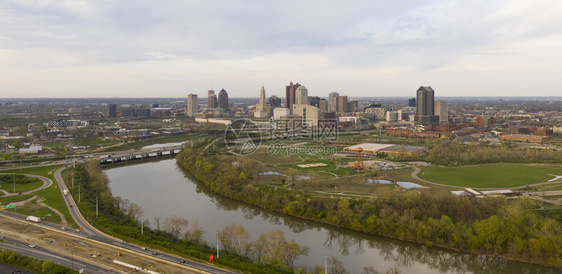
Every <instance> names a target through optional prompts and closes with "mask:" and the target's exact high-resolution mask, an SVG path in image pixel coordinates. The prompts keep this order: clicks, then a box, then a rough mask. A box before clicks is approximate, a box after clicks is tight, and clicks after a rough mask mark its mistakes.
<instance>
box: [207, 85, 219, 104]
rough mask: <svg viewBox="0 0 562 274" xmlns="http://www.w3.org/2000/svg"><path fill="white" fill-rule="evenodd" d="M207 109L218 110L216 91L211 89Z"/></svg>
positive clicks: (208, 93)
mask: <svg viewBox="0 0 562 274" xmlns="http://www.w3.org/2000/svg"><path fill="white" fill-rule="evenodd" d="M207 107H208V108H217V107H218V102H217V95H215V91H214V90H212V89H210V90H208V91H207Z"/></svg>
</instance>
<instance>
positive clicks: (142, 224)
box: [141, 220, 144, 235]
mask: <svg viewBox="0 0 562 274" xmlns="http://www.w3.org/2000/svg"><path fill="white" fill-rule="evenodd" d="M141 235H144V220H141Z"/></svg>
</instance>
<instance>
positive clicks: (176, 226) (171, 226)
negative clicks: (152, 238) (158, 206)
mask: <svg viewBox="0 0 562 274" xmlns="http://www.w3.org/2000/svg"><path fill="white" fill-rule="evenodd" d="M188 224H189V221H188V220H187V219H185V218H183V217H178V216H176V215H172V216H170V217H166V219H164V222H163V224H162V227H163V228H164V231H166V232H168V233H170V234H172V235H174V236H175V237H179V236H180V235H181V232H182V230H183V229H184V228H186V227H187V225H188Z"/></svg>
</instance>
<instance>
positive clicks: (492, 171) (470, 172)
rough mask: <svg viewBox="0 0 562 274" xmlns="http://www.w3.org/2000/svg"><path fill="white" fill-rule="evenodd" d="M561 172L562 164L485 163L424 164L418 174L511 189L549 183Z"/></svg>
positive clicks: (435, 179)
mask: <svg viewBox="0 0 562 274" xmlns="http://www.w3.org/2000/svg"><path fill="white" fill-rule="evenodd" d="M548 174H555V175H562V167H561V166H543V165H525V164H486V165H474V166H465V167H461V168H457V167H435V166H430V167H423V168H422V172H421V173H420V174H419V177H420V178H422V179H425V180H428V181H431V182H435V183H439V184H444V185H452V186H461V187H473V188H508V187H516V186H523V185H529V184H536V183H541V182H546V181H548V180H549V179H552V178H554V177H553V176H550V175H548Z"/></svg>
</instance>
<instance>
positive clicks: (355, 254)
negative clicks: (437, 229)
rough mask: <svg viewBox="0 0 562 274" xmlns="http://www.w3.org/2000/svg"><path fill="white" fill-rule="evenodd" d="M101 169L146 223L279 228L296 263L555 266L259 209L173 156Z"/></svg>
mask: <svg viewBox="0 0 562 274" xmlns="http://www.w3.org/2000/svg"><path fill="white" fill-rule="evenodd" d="M105 172H106V174H107V176H108V177H109V179H110V187H111V190H112V192H113V195H114V196H120V197H121V198H126V199H129V200H130V201H131V202H132V203H136V204H138V205H140V206H141V207H142V208H143V209H144V218H147V219H148V220H149V221H150V222H151V225H150V226H151V227H154V226H155V221H154V217H160V218H161V222H162V220H163V219H164V218H165V217H167V216H170V215H177V216H181V217H184V218H186V219H188V220H189V221H190V222H191V221H194V220H198V222H199V224H200V225H201V226H202V227H203V228H204V229H205V233H204V240H205V241H206V242H207V243H208V244H209V245H212V246H213V245H216V232H217V231H220V230H222V229H223V228H224V227H225V226H226V225H228V224H230V223H232V222H236V223H239V224H242V225H244V227H245V228H246V229H247V230H248V231H249V232H250V235H251V238H252V239H251V240H252V241H254V240H256V239H257V238H258V237H259V235H260V234H261V233H264V232H266V231H270V230H277V229H280V230H282V231H283V232H284V233H285V236H286V238H287V239H288V240H289V239H295V240H296V241H297V243H299V244H300V245H305V246H308V247H309V248H310V253H309V256H306V257H300V258H299V259H298V260H297V261H296V262H295V265H296V266H302V267H307V268H312V267H314V265H321V266H323V265H324V258H325V256H327V257H328V258H330V257H336V258H337V259H338V260H339V261H341V262H343V264H344V266H345V269H346V270H347V271H349V272H351V273H361V272H363V269H364V268H365V267H372V268H373V269H374V270H376V271H378V272H382V273H385V272H386V271H387V270H388V269H389V268H390V267H397V268H398V269H399V270H400V271H401V273H510V274H513V273H560V272H559V270H557V269H552V268H547V267H542V266H537V265H533V264H526V263H519V262H512V261H508V260H503V259H498V258H491V257H488V256H482V255H474V254H466V253H461V252H454V251H450V250H446V249H442V248H435V247H431V248H430V247H426V246H424V245H419V244H413V243H407V242H402V241H398V240H394V239H389V238H384V237H379V236H373V235H367V234H363V233H358V232H354V231H350V230H346V229H338V228H334V227H332V226H328V225H323V224H319V223H316V222H311V221H306V220H301V219H298V218H294V217H290V216H285V215H283V214H279V213H272V212H269V211H265V210H263V209H261V208H258V207H254V206H250V205H247V204H244V203H240V202H237V201H233V200H230V199H226V198H224V197H221V196H219V195H216V194H214V193H212V192H211V191H210V190H208V189H207V188H206V187H205V186H204V185H203V184H199V183H196V182H193V181H192V180H190V179H189V178H187V177H186V176H185V175H184V174H183V172H182V171H181V170H180V169H179V168H178V167H177V165H176V162H175V160H174V159H169V160H162V161H159V162H149V163H143V164H136V165H129V166H121V167H116V168H111V169H107V170H106V171H105Z"/></svg>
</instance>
